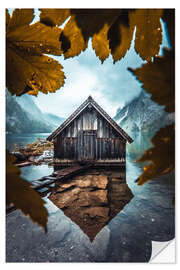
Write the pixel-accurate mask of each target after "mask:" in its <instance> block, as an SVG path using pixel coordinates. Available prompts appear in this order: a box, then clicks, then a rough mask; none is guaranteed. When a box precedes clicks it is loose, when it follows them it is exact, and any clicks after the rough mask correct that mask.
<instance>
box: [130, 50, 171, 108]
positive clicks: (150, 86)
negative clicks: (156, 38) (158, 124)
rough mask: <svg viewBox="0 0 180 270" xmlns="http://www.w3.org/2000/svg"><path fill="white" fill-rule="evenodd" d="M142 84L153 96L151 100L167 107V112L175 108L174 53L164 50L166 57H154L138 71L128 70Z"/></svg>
mask: <svg viewBox="0 0 180 270" xmlns="http://www.w3.org/2000/svg"><path fill="white" fill-rule="evenodd" d="M128 70H129V71H131V72H132V73H133V74H134V75H135V76H136V78H137V79H138V80H139V81H140V82H142V87H143V88H144V89H145V90H146V91H147V92H148V93H149V94H151V95H152V97H151V99H152V100H154V101H155V102H157V103H158V104H160V105H165V110H166V111H167V112H174V108H175V61H174V54H173V52H172V51H170V50H167V49H164V56H157V57H154V61H153V62H149V63H145V64H144V65H142V66H141V67H139V68H137V69H132V68H128Z"/></svg>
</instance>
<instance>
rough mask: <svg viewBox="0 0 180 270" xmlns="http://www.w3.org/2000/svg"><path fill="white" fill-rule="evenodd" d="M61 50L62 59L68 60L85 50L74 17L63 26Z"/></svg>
mask: <svg viewBox="0 0 180 270" xmlns="http://www.w3.org/2000/svg"><path fill="white" fill-rule="evenodd" d="M60 41H61V42H62V49H63V50H64V57H65V59H66V58H70V57H74V56H77V55H79V54H80V53H81V52H82V51H84V50H85V49H86V48H87V45H88V44H87V42H85V40H84V38H83V36H82V32H81V29H80V28H79V27H78V26H77V23H76V21H75V18H74V16H71V19H70V20H69V21H68V22H67V24H66V25H65V27H64V29H63V31H62V33H61V35H60Z"/></svg>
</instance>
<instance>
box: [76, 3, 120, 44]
mask: <svg viewBox="0 0 180 270" xmlns="http://www.w3.org/2000/svg"><path fill="white" fill-rule="evenodd" d="M121 12H122V10H121V9H109V8H108V9H71V14H72V15H74V18H75V20H76V23H77V27H78V28H79V29H80V30H81V33H82V35H83V37H84V40H85V41H88V39H89V37H92V36H93V35H94V34H97V33H99V31H100V30H101V29H102V28H103V27H104V25H105V24H107V25H109V26H111V25H112V24H113V22H114V21H115V20H116V18H117V17H118V16H119V15H120V14H121Z"/></svg>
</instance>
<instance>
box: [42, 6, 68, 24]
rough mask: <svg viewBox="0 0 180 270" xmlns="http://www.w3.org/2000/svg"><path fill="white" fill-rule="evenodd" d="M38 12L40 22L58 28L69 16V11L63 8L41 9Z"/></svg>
mask: <svg viewBox="0 0 180 270" xmlns="http://www.w3.org/2000/svg"><path fill="white" fill-rule="evenodd" d="M40 11H41V13H40V21H41V22H42V23H44V24H45V25H47V26H56V25H59V26H60V25H62V24H63V23H64V21H65V20H66V19H67V18H68V17H69V16H70V10H69V9H64V8H61V9H60V8H41V9H40Z"/></svg>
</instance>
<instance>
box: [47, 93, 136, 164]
mask: <svg viewBox="0 0 180 270" xmlns="http://www.w3.org/2000/svg"><path fill="white" fill-rule="evenodd" d="M47 140H49V141H51V140H54V158H55V161H56V162H58V163H60V164H74V163H77V162H81V163H83V162H84V163H86V162H93V163H94V164H95V165H98V164H101V165H110V164H111V165H118V164H121V165H125V161H126V142H129V143H132V142H133V140H132V138H131V137H130V136H128V134H127V133H126V132H125V131H124V130H123V129H122V128H121V127H120V126H119V125H118V124H117V123H116V122H115V121H114V120H113V119H112V118H111V117H110V116H109V115H108V114H107V113H106V112H105V111H104V110H103V109H102V108H101V107H100V106H99V105H98V104H97V103H96V102H95V101H94V100H93V98H92V97H91V96H89V97H88V99H87V100H86V101H85V102H84V103H83V104H82V105H81V106H80V107H79V108H78V109H77V110H76V111H75V112H74V113H73V114H72V115H71V116H70V117H69V118H67V119H66V120H65V121H64V122H63V123H62V124H61V125H60V126H59V127H58V128H57V129H56V130H55V131H54V132H53V133H52V134H51V135H50V136H49V137H48V138H47Z"/></svg>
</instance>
